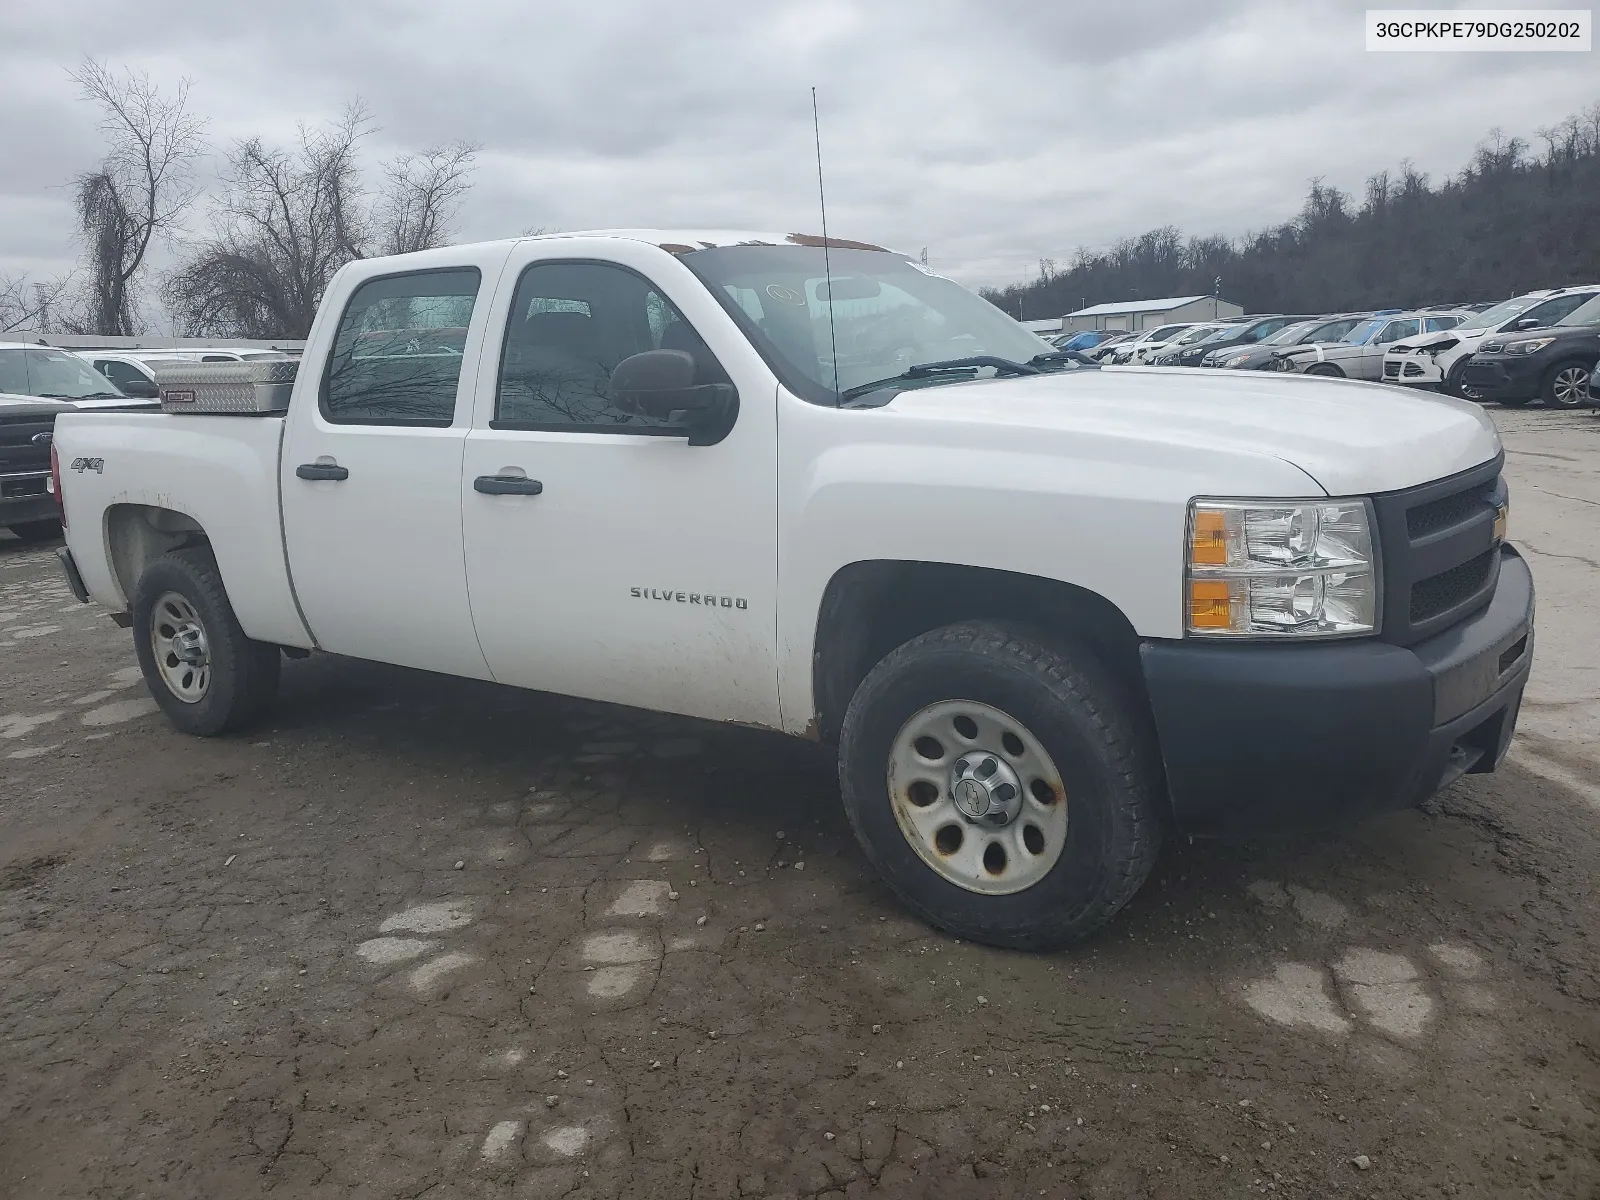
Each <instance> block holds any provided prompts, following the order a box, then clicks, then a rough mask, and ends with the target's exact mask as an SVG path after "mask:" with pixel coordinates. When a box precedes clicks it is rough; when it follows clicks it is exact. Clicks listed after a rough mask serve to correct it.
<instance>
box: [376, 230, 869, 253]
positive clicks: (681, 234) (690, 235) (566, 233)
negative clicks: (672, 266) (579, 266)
mask: <svg viewBox="0 0 1600 1200" xmlns="http://www.w3.org/2000/svg"><path fill="white" fill-rule="evenodd" d="M561 238H617V239H619V240H624V241H630V242H649V243H650V244H652V245H655V246H660V247H661V248H662V249H663V250H667V251H669V252H671V253H673V254H692V253H693V252H694V251H696V250H714V249H718V248H720V247H723V246H817V247H820V246H821V245H822V244H823V239H822V237H821V235H820V234H815V233H772V232H770V231H769V232H765V233H763V232H760V231H756V230H740V229H571V230H563V231H562V232H560V233H533V234H529V235H528V236H527V237H521V238H501V239H499V240H497V241H488V242H481V243H474V244H476V245H483V246H493V245H514V244H515V243H518V242H527V241H553V240H557V239H561ZM827 244H828V245H829V246H831V247H832V248H833V249H835V250H880V251H883V252H885V253H894V251H891V250H889V248H888V247H886V246H875V245H873V244H872V243H871V242H858V241H854V240H852V239H850V238H841V237H829V238H828V239H827ZM452 248H457V247H452ZM424 253H427V254H433V253H437V252H436V251H424ZM396 257H402V258H403V257H405V256H404V255H398V256H396ZM367 261H371V260H367Z"/></svg>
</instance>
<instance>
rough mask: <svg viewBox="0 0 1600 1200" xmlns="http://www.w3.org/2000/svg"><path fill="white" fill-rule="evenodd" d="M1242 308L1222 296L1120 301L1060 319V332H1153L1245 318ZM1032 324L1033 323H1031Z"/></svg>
mask: <svg viewBox="0 0 1600 1200" xmlns="http://www.w3.org/2000/svg"><path fill="white" fill-rule="evenodd" d="M1243 315H1244V308H1243V306H1242V305H1238V304H1233V303H1230V302H1229V301H1227V300H1224V299H1222V298H1221V297H1219V296H1169V297H1168V298H1167V299H1165V300H1119V301H1112V302H1111V303H1109V304H1091V305H1090V306H1089V307H1088V308H1080V309H1079V310H1078V311H1077V312H1071V313H1068V314H1067V315H1066V316H1064V317H1062V318H1061V332H1063V333H1069V332H1070V333H1076V332H1077V331H1078V330H1080V329H1134V330H1138V329H1154V328H1155V327H1156V326H1158V325H1172V324H1176V323H1177V322H1179V321H1215V320H1216V319H1217V318H1219V317H1242V316H1243ZM1029 324H1033V322H1029Z"/></svg>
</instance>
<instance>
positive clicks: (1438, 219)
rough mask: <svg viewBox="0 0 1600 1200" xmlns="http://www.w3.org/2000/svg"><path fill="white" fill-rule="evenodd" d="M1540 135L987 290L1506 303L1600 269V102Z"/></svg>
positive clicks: (1081, 296)
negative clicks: (1266, 223)
mask: <svg viewBox="0 0 1600 1200" xmlns="http://www.w3.org/2000/svg"><path fill="white" fill-rule="evenodd" d="M1536 136H1537V141H1536V142H1534V143H1531V144H1530V143H1529V142H1527V141H1525V140H1523V139H1522V138H1519V137H1508V136H1506V135H1505V133H1504V132H1502V131H1501V130H1498V129H1495V130H1491V131H1490V133H1489V136H1488V137H1487V138H1486V139H1485V140H1484V141H1483V142H1482V143H1480V144H1479V146H1478V147H1477V150H1476V151H1475V152H1474V153H1473V156H1472V159H1471V161H1470V162H1468V163H1467V165H1466V166H1465V167H1463V168H1462V169H1461V171H1460V172H1459V173H1457V174H1456V175H1454V176H1452V177H1451V178H1449V179H1447V180H1445V181H1444V182H1442V183H1441V184H1439V185H1438V186H1434V185H1432V183H1431V182H1430V181H1429V179H1428V176H1426V175H1424V174H1421V173H1419V172H1418V171H1416V170H1415V169H1414V168H1413V167H1412V165H1411V164H1410V163H1409V162H1404V163H1402V164H1401V165H1400V168H1399V170H1398V171H1396V172H1389V171H1380V172H1379V173H1378V174H1376V175H1373V176H1372V177H1371V178H1369V179H1368V180H1367V183H1366V188H1365V190H1364V192H1363V194H1362V195H1361V197H1360V198H1359V199H1356V198H1355V197H1352V196H1350V195H1349V194H1347V193H1345V192H1343V191H1340V190H1339V189H1338V188H1336V187H1332V186H1330V185H1329V184H1327V183H1326V182H1325V181H1324V180H1322V179H1314V180H1312V181H1311V189H1310V192H1309V193H1308V194H1307V196H1306V200H1305V205H1304V207H1302V208H1301V210H1300V213H1299V215H1298V216H1297V217H1295V219H1294V220H1292V221H1289V222H1287V223H1285V224H1283V225H1280V226H1277V227H1276V228H1273V229H1268V230H1265V231H1263V232H1261V233H1254V234H1246V235H1245V236H1244V237H1241V238H1238V239H1233V240H1230V239H1229V238H1226V237H1220V236H1215V235H1213V236H1209V237H1186V236H1184V234H1183V232H1182V231H1181V230H1179V229H1177V228H1176V227H1174V226H1171V225H1167V226H1163V227H1162V228H1160V229H1152V230H1150V231H1149V232H1147V233H1143V234H1140V235H1139V236H1138V237H1132V238H1124V239H1123V240H1121V241H1119V242H1117V243H1116V245H1114V246H1112V247H1111V248H1110V249H1109V250H1103V251H1101V250H1089V249H1085V248H1083V247H1079V248H1078V249H1077V250H1076V251H1075V252H1074V253H1073V255H1072V257H1071V258H1070V259H1069V260H1068V261H1067V262H1066V264H1065V265H1064V266H1060V265H1058V264H1057V262H1056V261H1054V260H1051V259H1044V260H1041V262H1040V264H1039V276H1038V278H1037V279H1034V280H1031V281H1028V282H1024V283H1017V284H1014V285H1012V286H1010V287H1005V288H999V289H989V290H985V291H984V293H983V294H984V295H985V296H986V297H987V298H988V299H989V300H990V301H992V302H993V303H994V304H996V305H998V306H999V307H1000V308H1002V309H1004V310H1005V311H1006V312H1008V313H1010V314H1011V315H1012V316H1020V317H1021V318H1022V319H1025V320H1032V319H1044V318H1049V317H1058V316H1061V315H1062V314H1064V313H1068V312H1072V311H1074V310H1075V309H1078V308H1080V307H1082V306H1083V304H1084V303H1085V301H1087V303H1089V304H1099V303H1105V302H1108V301H1118V300H1135V299H1155V298H1157V297H1164V296H1190V295H1211V294H1212V292H1213V291H1214V290H1216V288H1217V280H1218V279H1219V278H1220V280H1221V287H1220V294H1221V295H1222V296H1223V297H1224V298H1225V299H1227V300H1231V301H1234V302H1235V303H1238V304H1242V305H1243V306H1244V308H1245V311H1246V312H1338V311H1345V310H1356V309H1369V308H1390V307H1406V306H1411V305H1421V304H1431V303H1448V302H1463V303H1465V302H1472V301H1480V300H1499V299H1503V298H1504V297H1506V296H1510V295H1515V294H1516V293H1518V292H1523V291H1528V290H1530V289H1532V288H1538V287H1559V286H1561V285H1563V284H1569V283H1580V282H1583V283H1587V282H1592V281H1595V280H1600V101H1597V102H1596V103H1594V104H1591V105H1590V106H1589V107H1588V108H1586V109H1584V110H1583V111H1582V112H1581V113H1576V114H1574V115H1572V116H1570V117H1568V118H1567V119H1566V120H1564V121H1562V122H1560V123H1559V124H1557V125H1553V126H1550V127H1548V128H1545V129H1541V130H1539V131H1538V133H1537V135H1536Z"/></svg>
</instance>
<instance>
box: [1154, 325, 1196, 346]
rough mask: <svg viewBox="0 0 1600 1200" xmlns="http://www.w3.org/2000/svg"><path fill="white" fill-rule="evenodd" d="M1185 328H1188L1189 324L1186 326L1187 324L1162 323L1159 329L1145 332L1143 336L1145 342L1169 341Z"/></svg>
mask: <svg viewBox="0 0 1600 1200" xmlns="http://www.w3.org/2000/svg"><path fill="white" fill-rule="evenodd" d="M1187 328H1189V326H1187V325H1163V326H1162V327H1161V328H1160V329H1157V330H1156V331H1155V332H1154V333H1150V334H1147V335H1146V336H1145V341H1147V342H1170V341H1171V340H1172V339H1173V338H1175V337H1177V336H1178V335H1179V334H1180V333H1182V332H1183V331H1184V330H1185V329H1187Z"/></svg>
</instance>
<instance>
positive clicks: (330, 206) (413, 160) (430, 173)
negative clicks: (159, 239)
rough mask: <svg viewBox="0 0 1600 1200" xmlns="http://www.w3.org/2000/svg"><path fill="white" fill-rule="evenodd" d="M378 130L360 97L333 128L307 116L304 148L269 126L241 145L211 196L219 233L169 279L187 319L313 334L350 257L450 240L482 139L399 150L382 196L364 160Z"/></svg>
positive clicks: (172, 300) (212, 326)
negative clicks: (313, 124) (367, 180)
mask: <svg viewBox="0 0 1600 1200" xmlns="http://www.w3.org/2000/svg"><path fill="white" fill-rule="evenodd" d="M372 132H373V125H372V121H371V117H370V115H369V113H368V111H367V109H366V107H365V106H364V105H362V104H361V103H359V102H357V103H354V104H351V105H350V106H349V107H347V108H346V109H345V111H344V112H343V114H341V116H340V117H339V118H338V119H337V120H336V121H335V122H334V123H333V124H332V125H330V126H328V127H326V128H322V129H312V128H308V127H305V126H302V127H301V129H300V141H299V145H298V146H296V147H294V148H293V149H283V148H281V147H274V146H268V145H266V144H265V143H264V142H262V141H261V139H260V138H251V139H249V140H248V141H244V142H241V143H239V145H238V146H236V147H235V148H234V150H233V153H232V154H231V155H229V158H228V167H227V170H226V172H225V173H224V176H223V181H222V182H223V189H222V192H221V194H220V195H219V196H218V197H217V199H216V200H215V201H214V203H213V206H212V212H211V221H212V236H211V237H210V238H209V239H208V240H207V241H205V242H204V243H202V244H201V245H200V246H199V247H197V248H196V249H195V251H194V252H193V253H192V254H190V255H189V257H188V258H187V259H186V260H185V261H184V262H183V263H182V264H181V265H180V266H179V267H178V269H177V270H176V271H174V272H173V273H172V275H171V276H170V277H169V279H168V284H167V295H168V302H169V304H170V306H171V308H172V310H173V313H174V315H175V316H176V318H177V320H178V323H179V324H180V325H181V326H182V327H183V328H184V329H185V330H186V331H188V332H189V333H193V334H200V335H222V336H232V337H261V338H271V337H304V336H306V334H307V333H308V332H310V329H311V322H312V319H313V318H314V317H315V316H316V309H317V303H318V301H319V300H320V299H321V298H322V293H323V291H324V290H325V289H326V287H327V285H328V282H329V281H330V280H331V279H332V278H333V275H334V273H335V272H336V271H338V270H339V268H340V267H342V266H344V265H345V264H346V263H348V262H350V261H352V260H353V259H357V258H365V257H367V256H368V255H370V254H374V253H383V254H392V253H403V252H406V251H410V250H422V249H427V248H429V247H432V246H438V245H441V244H443V242H444V241H445V239H446V238H447V236H448V232H449V223H450V219H451V218H452V217H453V216H454V215H455V212H456V210H457V208H458V207H459V203H460V200H461V197H462V196H463V195H464V194H465V192H466V190H467V187H468V175H469V173H470V170H471V164H472V159H473V156H474V154H475V153H476V147H474V146H470V145H468V144H466V143H457V144H455V145H452V146H447V147H440V148H436V149H432V150H426V151H423V152H422V153H420V154H414V155H407V156H404V157H401V158H399V159H396V160H394V161H393V162H391V163H389V164H388V165H387V166H386V167H385V168H384V177H385V178H384V186H383V187H382V189H381V190H380V191H379V192H378V194H377V195H376V197H373V196H371V195H369V193H368V192H367V191H366V189H365V186H364V185H363V182H362V174H361V168H360V164H359V162H358V161H357V153H358V150H359V148H360V145H361V143H362V141H363V140H364V139H365V138H366V137H367V136H368V135H369V134H371V133H372Z"/></svg>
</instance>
